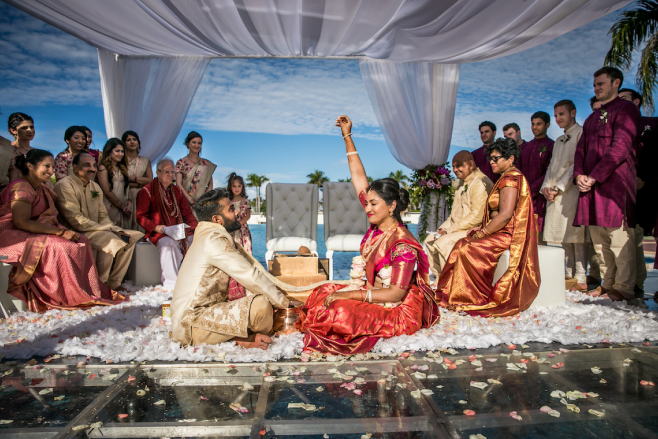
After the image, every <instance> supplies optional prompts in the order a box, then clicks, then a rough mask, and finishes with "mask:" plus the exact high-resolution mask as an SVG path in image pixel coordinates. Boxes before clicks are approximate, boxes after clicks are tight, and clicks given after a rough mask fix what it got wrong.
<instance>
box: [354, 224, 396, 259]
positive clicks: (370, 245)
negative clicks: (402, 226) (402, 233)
mask: <svg viewBox="0 0 658 439" xmlns="http://www.w3.org/2000/svg"><path fill="white" fill-rule="evenodd" d="M396 227H397V224H396V223H393V225H392V226H391V227H389V228H388V230H387V231H386V232H384V233H382V234H381V235H379V236H378V237H377V238H376V239H375V242H372V237H373V236H374V235H375V232H374V231H373V232H372V233H371V234H370V236H369V237H368V239H367V240H366V243H365V244H363V251H362V256H363V259H364V260H365V262H368V259H370V256H372V254H373V253H374V252H375V249H376V248H377V247H379V244H381V243H382V242H386V238H388V236H389V235H390V234H391V232H392V231H393V229H395V228H396Z"/></svg>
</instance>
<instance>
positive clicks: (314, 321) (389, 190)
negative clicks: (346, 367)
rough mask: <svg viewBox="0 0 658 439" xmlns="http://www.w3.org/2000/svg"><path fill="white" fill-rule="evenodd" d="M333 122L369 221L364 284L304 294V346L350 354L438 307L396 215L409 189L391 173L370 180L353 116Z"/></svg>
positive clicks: (421, 259) (428, 319) (412, 326)
mask: <svg viewBox="0 0 658 439" xmlns="http://www.w3.org/2000/svg"><path fill="white" fill-rule="evenodd" d="M336 122H337V123H336V126H340V128H341V131H342V133H343V138H344V139H345V146H346V149H347V159H348V163H349V166H350V173H351V176H352V184H353V185H354V189H356V192H357V194H359V199H360V200H361V203H362V204H363V207H364V209H365V211H366V213H367V215H368V221H370V230H368V233H366V235H365V237H364V238H363V241H362V242H361V256H362V258H363V259H364V263H365V276H366V279H367V284H366V287H365V288H361V289H356V290H350V291H347V290H345V288H346V285H337V284H325V285H323V286H321V287H318V288H316V289H315V290H314V291H313V292H312V293H311V295H310V296H309V298H308V299H307V300H306V305H305V307H304V311H305V312H306V318H305V320H304V321H303V323H302V325H301V328H302V332H304V333H305V336H304V349H309V350H312V351H317V352H326V353H332V354H342V355H352V354H358V353H363V352H367V351H369V350H370V349H372V347H373V346H374V345H375V343H377V340H379V339H380V338H390V337H393V336H397V335H403V334H405V335H410V334H413V333H415V332H416V331H418V330H419V329H421V328H427V327H430V326H432V325H434V324H435V323H436V322H437V321H438V320H439V309H438V306H437V305H436V303H435V301H434V294H433V292H432V290H431V289H430V287H429V263H428V260H427V256H426V255H425V253H423V249H422V246H421V245H420V244H419V243H418V241H416V239H415V238H414V236H413V235H412V234H411V232H409V230H408V229H407V228H406V227H405V226H404V225H403V224H402V221H401V218H400V215H401V212H403V211H404V210H405V209H406V208H407V206H408V205H409V193H408V192H407V191H406V190H405V189H401V188H400V186H399V184H398V182H397V181H395V180H393V179H391V178H384V179H381V180H376V181H374V182H373V183H372V184H370V185H369V184H368V177H367V176H366V172H365V169H364V168H363V164H362V163H361V160H360V159H359V156H358V153H357V152H356V148H355V147H354V142H353V141H352V139H351V137H350V136H351V128H352V122H351V121H350V120H349V119H348V118H347V116H340V117H339V118H338V120H337V121H336ZM416 263H417V264H418V271H414V267H415V265H416ZM361 270H363V269H361ZM357 271H358V267H357Z"/></svg>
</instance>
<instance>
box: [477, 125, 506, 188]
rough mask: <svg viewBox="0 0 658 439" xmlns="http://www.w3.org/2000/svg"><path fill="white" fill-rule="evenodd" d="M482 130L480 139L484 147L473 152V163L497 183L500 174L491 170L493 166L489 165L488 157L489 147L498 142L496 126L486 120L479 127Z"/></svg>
mask: <svg viewBox="0 0 658 439" xmlns="http://www.w3.org/2000/svg"><path fill="white" fill-rule="evenodd" d="M478 129H479V130H480V139H482V143H483V145H482V146H481V147H480V148H478V149H476V150H475V151H472V152H471V155H472V156H473V161H475V165H476V166H477V167H478V168H480V171H482V172H483V173H484V175H486V176H487V177H489V179H490V180H491V181H492V182H494V183H495V182H497V181H498V177H500V176H499V175H498V174H494V172H493V171H492V170H491V164H490V163H489V157H487V146H489V145H492V144H493V143H494V141H495V140H496V125H495V124H494V123H493V122H489V121H488V120H485V121H484V122H482V123H481V124H480V126H479V127H478Z"/></svg>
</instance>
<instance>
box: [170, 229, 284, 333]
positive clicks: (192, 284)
mask: <svg viewBox="0 0 658 439" xmlns="http://www.w3.org/2000/svg"><path fill="white" fill-rule="evenodd" d="M231 279H235V281H237V282H238V283H239V284H240V285H242V286H244V287H245V288H246V289H247V290H248V291H247V296H246V297H243V298H241V299H238V300H234V301H229V300H228V291H229V282H230V280H231ZM260 295H262V296H264V297H265V298H267V300H268V301H269V302H270V303H271V305H272V306H274V307H276V308H287V307H288V304H289V300H288V298H287V297H286V295H285V294H284V293H282V292H281V291H279V289H277V287H276V286H275V285H274V284H273V283H272V282H271V281H270V280H269V279H268V278H267V276H265V275H264V273H263V272H262V268H260V267H258V266H256V265H254V264H252V263H251V261H250V260H248V259H247V258H246V257H245V256H244V253H243V252H242V251H241V249H240V247H239V246H236V244H235V243H234V241H233V238H232V237H231V235H230V234H229V233H228V232H226V229H225V228H224V227H223V226H221V225H219V224H215V223H211V222H206V221H202V222H200V223H199V225H198V226H197V228H196V231H195V234H194V242H193V243H192V246H191V247H190V249H189V250H188V252H187V255H186V256H185V259H183V264H182V265H181V268H180V271H179V272H178V279H177V280H176V286H175V287H174V297H173V300H172V303H171V323H172V338H173V339H174V340H175V341H177V342H180V343H183V344H186V345H188V344H192V342H194V343H202V342H203V340H198V339H197V338H198V337H196V338H194V340H193V339H192V328H197V329H202V330H204V331H209V332H213V333H218V334H223V335H228V336H233V337H236V336H238V337H246V336H247V332H248V328H249V309H250V307H251V303H252V301H253V300H254V298H255V297H257V296H260Z"/></svg>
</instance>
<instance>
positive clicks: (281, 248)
mask: <svg viewBox="0 0 658 439" xmlns="http://www.w3.org/2000/svg"><path fill="white" fill-rule="evenodd" d="M301 246H304V247H308V249H309V250H311V251H312V252H317V251H318V244H317V242H315V241H313V240H310V239H308V238H300V237H297V236H287V237H285V238H274V239H270V240H269V241H267V251H271V252H296V251H297V250H299V247H301Z"/></svg>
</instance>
